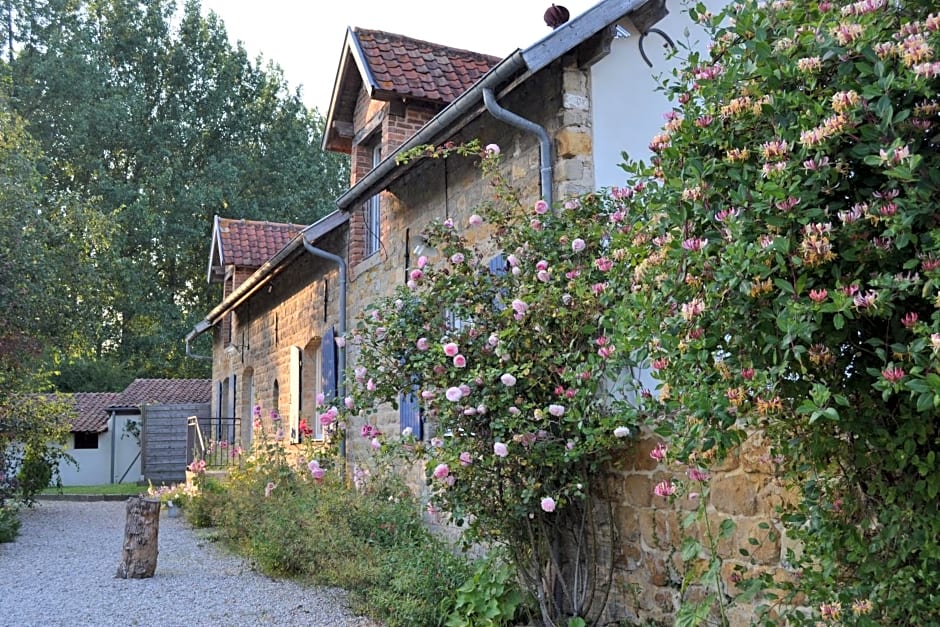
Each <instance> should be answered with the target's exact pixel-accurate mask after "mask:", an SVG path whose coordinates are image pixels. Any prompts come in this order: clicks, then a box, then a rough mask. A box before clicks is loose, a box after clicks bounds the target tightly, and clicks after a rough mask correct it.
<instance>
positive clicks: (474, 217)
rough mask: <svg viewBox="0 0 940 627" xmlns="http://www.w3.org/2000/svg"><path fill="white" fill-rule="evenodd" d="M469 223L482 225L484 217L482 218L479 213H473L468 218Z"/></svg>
mask: <svg viewBox="0 0 940 627" xmlns="http://www.w3.org/2000/svg"><path fill="white" fill-rule="evenodd" d="M467 224H469V225H470V226H480V225H481V224H483V218H481V217H480V216H478V215H477V214H473V215H472V216H470V219H469V220H467Z"/></svg>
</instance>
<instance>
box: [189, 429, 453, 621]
mask: <svg viewBox="0 0 940 627" xmlns="http://www.w3.org/2000/svg"><path fill="white" fill-rule="evenodd" d="M256 416H257V417H258V419H259V422H256V430H255V440H254V445H253V448H252V450H251V452H250V454H249V455H247V456H246V457H245V458H244V463H243V464H242V465H241V467H240V468H238V469H235V468H233V469H231V470H230V474H229V476H228V477H227V479H226V480H225V482H224V483H219V482H212V481H210V480H204V484H202V485H201V486H200V491H199V494H198V495H197V496H195V497H194V498H193V499H192V500H191V502H190V503H189V504H188V505H187V508H186V509H185V510H184V511H185V513H186V516H187V517H188V519H189V520H191V521H193V522H194V524H199V525H202V526H208V525H211V526H217V527H218V528H219V531H220V534H221V536H222V537H223V538H224V539H225V540H226V541H227V542H229V543H230V544H232V546H234V547H236V548H237V549H238V550H239V551H241V552H243V553H244V554H245V555H246V556H247V557H248V558H249V559H251V560H253V561H254V562H255V563H256V564H257V565H258V566H259V567H260V568H261V569H262V570H263V571H264V572H267V573H271V574H276V575H281V576H291V577H298V578H301V579H303V580H304V581H308V582H310V583H311V584H314V585H327V586H337V587H341V588H345V589H347V590H349V591H350V592H351V595H352V596H351V602H352V603H353V605H354V607H355V609H356V610H357V611H361V612H366V613H368V614H370V615H372V616H374V617H375V618H377V619H379V620H381V621H382V622H383V623H384V624H387V625H389V626H390V627H393V626H402V627H405V626H411V625H436V624H437V622H438V618H439V616H440V612H441V610H440V607H441V604H442V602H443V600H444V599H445V598H447V597H449V596H450V595H452V594H453V591H454V590H455V589H456V588H457V586H459V585H460V583H462V582H463V581H464V579H465V578H466V577H467V576H468V573H469V568H468V566H467V564H466V561H465V560H464V559H462V558H460V557H457V556H455V555H453V554H452V553H451V552H450V551H449V548H448V547H447V545H446V544H445V543H444V542H443V541H442V540H440V539H438V538H436V537H435V536H433V535H432V534H431V533H430V532H429V531H428V530H427V529H426V528H425V527H424V526H423V525H422V523H421V519H420V517H419V515H418V509H417V504H416V503H415V501H414V499H413V498H412V497H411V496H410V494H408V493H407V491H405V490H402V489H401V487H400V486H398V485H388V486H381V487H380V486H373V488H374V489H373V490H370V491H364V492H356V491H351V490H349V489H348V488H347V487H346V486H345V485H344V483H343V481H342V480H341V478H340V476H339V474H338V472H337V471H336V468H335V464H334V463H333V457H332V456H333V455H334V454H335V450H334V449H326V450H321V451H316V450H314V449H313V448H312V447H311V448H308V450H306V451H305V452H304V454H303V457H302V458H300V459H291V458H289V457H288V456H287V454H286V452H285V449H284V448H283V446H282V444H281V442H280V440H278V438H277V435H278V431H279V430H280V419H279V418H278V417H277V416H276V414H275V415H274V416H273V417H274V418H276V419H274V420H271V419H266V420H260V411H259V412H256ZM308 459H309V460H310V462H312V461H316V465H311V463H310V462H308V461H307V460H308ZM319 469H326V470H327V472H325V473H322V474H321V473H319V472H316V473H315V472H314V471H316V470H319Z"/></svg>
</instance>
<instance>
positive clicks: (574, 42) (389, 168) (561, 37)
mask: <svg viewBox="0 0 940 627" xmlns="http://www.w3.org/2000/svg"><path fill="white" fill-rule="evenodd" d="M653 3H658V4H662V3H664V0H604V1H603V2H600V3H599V4H597V5H595V6H594V7H592V8H590V9H588V10H587V11H585V12H584V13H582V14H581V15H579V16H578V17H576V18H575V19H573V20H571V21H570V22H568V23H566V24H564V25H563V26H561V27H559V28H556V29H555V30H553V31H552V32H551V33H549V34H548V35H546V36H545V37H543V38H542V39H540V40H539V41H537V42H535V43H534V44H532V45H531V46H529V47H528V48H526V49H525V50H516V51H515V52H514V53H512V54H511V55H510V56H508V57H506V58H505V59H503V60H502V61H501V62H500V63H499V64H497V65H496V66H494V67H493V68H492V69H490V71H489V72H487V73H486V74H484V75H483V76H482V77H481V78H480V80H478V81H477V82H476V83H474V84H473V86H472V87H470V89H468V90H467V91H465V92H464V93H463V94H461V95H460V96H459V97H458V98H457V99H456V100H454V101H453V102H451V103H450V104H449V105H448V106H446V107H445V108H444V109H443V110H441V112H440V113H438V114H437V115H436V116H434V117H433V118H431V120H429V121H428V122H427V124H425V125H424V126H423V127H421V128H420V129H419V130H418V132H417V133H415V134H414V135H412V136H411V138H410V139H408V140H407V141H405V143H403V144H402V145H401V146H399V147H398V149H397V150H396V151H395V152H393V153H392V154H390V155H388V156H387V157H386V158H385V159H383V160H382V162H381V163H380V164H379V165H377V166H376V167H375V168H374V169H373V170H372V171H371V172H369V173H368V174H367V175H366V176H364V177H362V178H361V179H360V180H359V181H358V182H357V183H356V185H354V186H353V187H351V188H350V189H348V190H347V191H346V192H345V193H344V194H343V195H341V196H340V197H339V198H337V199H336V206H337V207H339V209H340V210H341V211H349V210H350V209H351V208H353V207H354V206H357V205H359V204H360V203H362V202H363V201H364V200H365V199H366V198H370V197H372V196H374V195H375V194H377V193H379V192H381V191H383V190H385V189H387V188H388V186H389V185H391V184H392V183H394V182H395V181H396V180H398V179H399V178H401V177H402V176H404V175H405V173H407V172H408V171H409V170H410V169H411V168H413V167H415V165H417V163H418V162H419V161H421V160H420V159H408V160H405V161H404V162H403V163H401V164H399V163H398V157H399V156H400V155H402V154H404V153H406V152H408V151H409V150H412V149H413V148H415V147H416V146H421V145H425V144H436V143H439V141H441V139H444V138H445V137H444V136H445V135H451V134H453V125H454V124H455V123H456V122H458V121H459V120H461V118H463V117H465V116H470V117H471V118H472V117H475V116H476V115H479V113H480V112H481V111H482V107H483V104H482V102H483V90H484V89H485V88H488V89H492V90H493V91H494V92H498V91H499V87H500V86H502V85H503V84H505V83H506V82H507V81H508V80H509V79H510V78H514V79H519V78H521V77H525V78H528V77H529V76H531V75H532V74H535V73H536V72H537V71H539V70H541V69H543V68H544V67H546V66H547V65H548V64H550V63H551V62H552V61H554V60H555V59H557V58H559V57H561V56H562V55H563V54H565V53H566V52H569V51H570V50H572V49H573V48H575V47H577V46H578V45H580V44H581V43H583V42H584V41H586V40H588V39H589V38H590V37H593V36H594V35H596V34H597V33H598V32H600V31H601V30H602V29H604V28H605V27H607V26H609V25H610V24H613V23H614V22H616V21H618V20H620V19H622V18H624V17H626V16H627V15H629V14H630V13H632V12H634V11H636V10H637V9H639V8H641V7H643V6H644V5H646V4H653ZM519 82H521V81H520V80H517V81H516V83H515V84H518V83H519Z"/></svg>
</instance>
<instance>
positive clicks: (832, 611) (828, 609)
mask: <svg viewBox="0 0 940 627" xmlns="http://www.w3.org/2000/svg"><path fill="white" fill-rule="evenodd" d="M819 614H820V615H821V616H822V617H823V618H825V619H831V620H838V619H839V617H840V616H842V605H840V604H839V603H837V602H836V603H823V604H822V605H820V606H819Z"/></svg>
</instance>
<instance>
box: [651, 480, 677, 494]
mask: <svg viewBox="0 0 940 627" xmlns="http://www.w3.org/2000/svg"><path fill="white" fill-rule="evenodd" d="M675 493H676V484H674V483H672V482H671V481H661V482H659V483H657V484H656V487H655V488H653V494H655V495H656V496H664V497H665V496H672V495H673V494H675Z"/></svg>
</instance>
